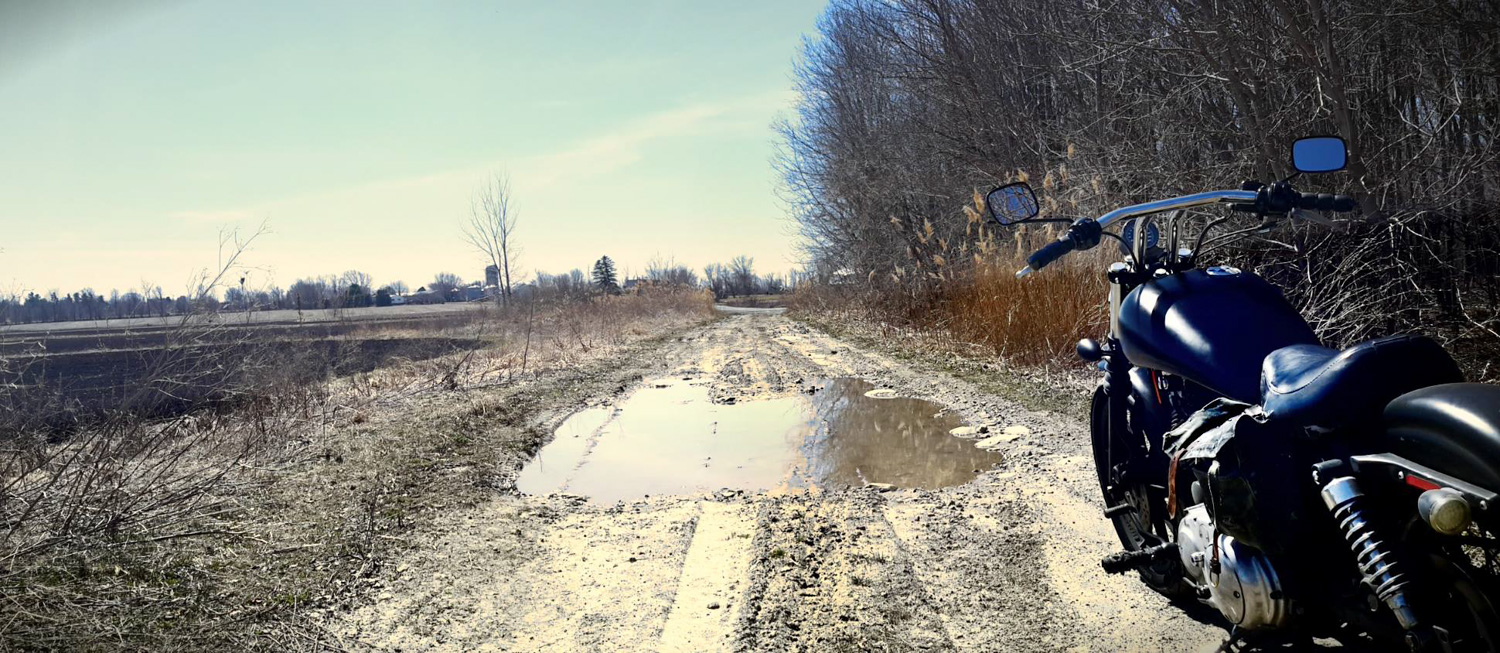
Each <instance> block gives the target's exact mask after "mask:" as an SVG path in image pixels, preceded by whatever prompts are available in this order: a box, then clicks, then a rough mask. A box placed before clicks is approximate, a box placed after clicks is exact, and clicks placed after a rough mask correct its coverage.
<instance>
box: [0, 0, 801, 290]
mask: <svg viewBox="0 0 1500 653" xmlns="http://www.w3.org/2000/svg"><path fill="white" fill-rule="evenodd" d="M824 4H825V2H824V1H823V0H757V1H756V2H749V3H745V2H732V1H728V0H725V1H722V2H720V1H708V0H682V1H676V0H632V1H623V0H622V1H603V0H600V1H591V2H583V1H569V0H553V1H548V2H521V1H515V2H502V1H492V2H463V1H458V0H443V1H438V2H415V1H402V2H393V1H373V2H372V1H370V0H360V1H344V0H319V1H318V2H300V1H299V2H282V1H278V0H257V1H256V2H221V1H218V0H214V1H199V2H182V1H174V0H135V1H133V2H132V1H129V0H119V1H115V2H93V1H92V0H57V1H54V2H46V3H43V2H33V1H32V0H0V293H3V294H8V293H10V292H18V291H19V292H24V291H26V290H35V291H38V292H44V291H46V290H52V289H56V290H61V291H63V292H71V291H74V290H79V289H82V288H92V289H94V290H96V291H104V290H107V289H111V288H119V289H122V290H124V289H133V288H139V287H142V286H143V285H145V284H154V285H159V286H161V287H162V288H163V289H164V290H165V291H166V292H168V293H181V292H184V291H186V290H188V285H189V283H190V281H191V279H192V278H193V277H194V275H195V274H196V273H198V272H200V271H202V270H204V269H205V268H213V267H215V266H217V264H218V256H219V254H218V243H219V240H220V235H221V233H225V232H226V231H229V230H235V229H238V230H239V231H240V233H242V234H248V233H251V232H254V231H255V230H256V229H257V227H258V226H259V225H261V224H262V223H264V224H265V225H266V226H267V228H268V230H269V231H268V233H266V234H265V235H263V236H261V237H260V238H259V239H257V240H256V241H255V242H254V243H253V245H252V246H251V248H250V250H249V251H248V252H247V253H246V254H245V255H244V257H243V261H244V262H245V264H246V266H248V268H249V270H248V274H249V281H248V282H247V286H249V287H265V286H268V285H272V284H274V285H280V286H287V285H290V284H291V283H292V282H293V281H295V280H296V279H298V278H303V277H310V276H316V275H323V274H338V273H341V272H343V271H345V270H349V269H356V270H360V271H363V272H366V273H368V274H370V275H372V276H373V277H374V279H375V282H376V283H377V284H382V283H385V282H389V281H393V280H401V281H405V282H407V283H408V284H409V285H410V286H411V287H416V286H418V285H421V284H422V283H425V282H426V281H429V280H431V279H432V277H433V275H434V274H435V273H437V272H440V271H446V272H453V273H457V274H458V275H460V276H461V277H463V278H464V279H466V280H470V279H481V278H482V277H483V273H482V270H483V267H484V265H485V260H486V259H485V257H484V256H483V255H481V254H480V253H479V252H477V251H475V250H474V249H473V248H472V247H470V246H469V245H467V244H466V243H465V242H464V241H463V240H462V238H461V232H460V223H461V221H462V220H463V219H464V218H465V217H466V216H467V215H468V212H469V209H470V205H471V200H472V198H473V195H474V193H475V191H476V190H477V189H478V187H479V186H480V185H481V184H482V183H484V181H485V179H486V178H488V177H491V176H493V175H496V174H505V175H508V176H509V177H510V180H511V186H512V191H513V197H514V201H513V207H514V208H515V209H517V210H518V211H519V216H520V218H519V227H518V229H517V235H516V237H517V239H518V240H519V241H520V244H521V246H522V250H523V251H522V257H521V268H522V269H523V270H525V271H527V272H528V273H529V272H531V271H533V270H537V269H541V270H545V271H548V272H554V273H556V272H564V271H567V270H568V269H571V268H575V267H577V268H583V269H585V270H586V269H588V267H589V266H590V265H592V263H593V261H595V260H596V259H598V258H599V257H600V256H601V255H609V256H610V257H611V258H613V259H615V260H616V261H617V262H618V264H619V265H620V267H621V268H622V269H625V270H630V271H635V272H639V271H641V270H643V269H644V267H645V265H646V263H647V262H648V261H649V260H650V259H652V258H653V257H657V256H659V257H661V258H671V259H675V260H676V261H677V262H679V263H683V264H686V265H689V266H690V267H692V268H694V269H695V270H701V268H702V266H703V265H704V264H706V263H710V262H714V261H727V260H728V259H730V258H732V257H734V256H736V255H742V254H743V255H747V256H751V257H754V259H755V262H756V267H757V269H758V270H761V271H785V270H788V269H791V268H793V267H796V265H797V263H798V260H799V257H798V253H797V248H796V240H795V236H794V229H793V227H792V225H791V223H790V222H789V221H788V218H787V215H786V208H785V206H784V204H783V203H782V202H781V201H780V200H779V199H778V196H777V187H778V179H777V176H776V173H775V171H774V169H773V168H772V165H771V160H772V158H773V156H774V154H775V149H776V134H775V131H774V129H773V125H774V123H775V121H776V120H777V118H778V117H780V116H784V115H788V114H789V113H790V111H791V107H792V103H793V102H794V100H795V97H796V96H795V94H794V93H793V91H792V87H793V82H792V67H793V63H794V61H795V59H796V57H797V56H798V53H799V52H800V49H801V43H802V42H803V39H804V38H806V37H810V36H811V35H812V34H813V33H814V30H815V26H816V22H817V19H818V17H819V16H820V15H821V13H822V10H823V7H824Z"/></svg>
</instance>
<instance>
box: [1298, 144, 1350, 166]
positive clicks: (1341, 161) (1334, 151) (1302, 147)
mask: <svg viewBox="0 0 1500 653" xmlns="http://www.w3.org/2000/svg"><path fill="white" fill-rule="evenodd" d="M1348 163H1349V150H1348V149H1347V148H1345V147H1344V139H1342V138H1339V137H1337V136H1313V137H1311V138H1302V139H1298V140H1297V142H1295V143H1292V167H1293V168H1295V169H1296V170H1297V172H1333V171H1335V170H1343V169H1344V166H1345V165H1346V164H1348Z"/></svg>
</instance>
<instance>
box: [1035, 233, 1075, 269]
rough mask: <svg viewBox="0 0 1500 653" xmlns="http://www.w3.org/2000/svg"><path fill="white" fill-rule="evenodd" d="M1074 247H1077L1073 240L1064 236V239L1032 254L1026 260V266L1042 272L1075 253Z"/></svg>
mask: <svg viewBox="0 0 1500 653" xmlns="http://www.w3.org/2000/svg"><path fill="white" fill-rule="evenodd" d="M1074 247H1076V245H1075V243H1074V242H1073V239H1071V238H1068V237H1066V236H1064V237H1063V238H1062V239H1060V240H1055V241H1052V242H1051V243H1050V244H1048V245H1047V246H1046V247H1043V248H1041V249H1039V250H1037V251H1036V252H1034V253H1032V255H1031V256H1029V257H1027V258H1026V264H1027V265H1028V266H1030V267H1031V269H1033V270H1040V269H1042V268H1044V267H1047V265H1048V264H1050V263H1052V262H1053V261H1056V260H1057V259H1060V258H1062V257H1063V256H1064V255H1065V254H1067V253H1068V252H1071V251H1073V249H1074Z"/></svg>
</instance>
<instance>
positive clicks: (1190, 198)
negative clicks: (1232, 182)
mask: <svg viewBox="0 0 1500 653" xmlns="http://www.w3.org/2000/svg"><path fill="white" fill-rule="evenodd" d="M1255 196H1256V193H1255V191H1253V190H1211V191H1208V192H1206V193H1196V194H1193V195H1183V196H1182V197H1173V198H1170V199H1164V200H1156V201H1154V202H1144V203H1141V204H1134V205H1131V206H1125V207H1121V208H1118V209H1115V210H1113V211H1110V212H1109V213H1105V214H1104V215H1101V216H1099V217H1098V218H1096V221H1097V222H1098V223H1099V225H1100V226H1103V227H1107V226H1109V223H1111V222H1114V221H1116V220H1126V219H1130V218H1135V217H1140V216H1143V215H1150V214H1152V213H1161V212H1162V211H1171V210H1174V209H1190V208H1192V207H1195V206H1204V205H1208V204H1225V203H1227V204H1245V203H1254V202H1255Z"/></svg>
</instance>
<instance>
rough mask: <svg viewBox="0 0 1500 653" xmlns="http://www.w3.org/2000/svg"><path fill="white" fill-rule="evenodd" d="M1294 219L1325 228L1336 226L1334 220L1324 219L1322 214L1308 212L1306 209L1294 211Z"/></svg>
mask: <svg viewBox="0 0 1500 653" xmlns="http://www.w3.org/2000/svg"><path fill="white" fill-rule="evenodd" d="M1292 217H1293V218H1295V219H1299V220H1306V221H1308V222H1311V223H1313V224H1320V225H1323V226H1325V227H1332V226H1333V225H1334V222H1333V221H1332V220H1329V219H1328V218H1325V217H1323V215H1322V214H1320V213H1315V212H1313V211H1308V210H1306V209H1292Z"/></svg>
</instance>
